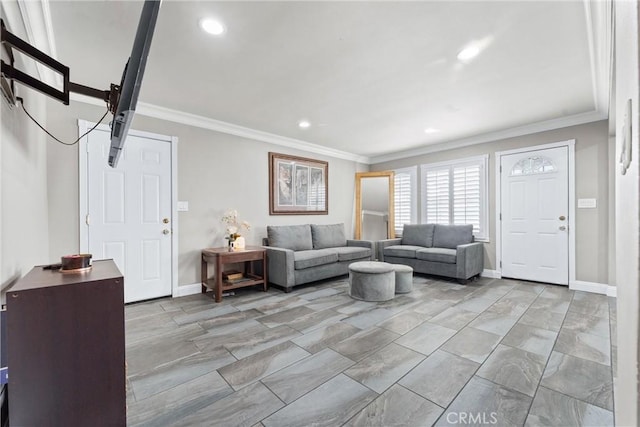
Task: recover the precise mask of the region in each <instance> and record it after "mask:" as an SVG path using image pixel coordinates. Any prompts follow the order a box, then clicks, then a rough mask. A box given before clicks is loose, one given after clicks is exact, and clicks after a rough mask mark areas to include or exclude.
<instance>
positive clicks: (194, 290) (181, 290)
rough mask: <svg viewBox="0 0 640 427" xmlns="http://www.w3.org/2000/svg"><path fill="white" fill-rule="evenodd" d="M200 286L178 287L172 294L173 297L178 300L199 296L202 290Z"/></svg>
mask: <svg viewBox="0 0 640 427" xmlns="http://www.w3.org/2000/svg"><path fill="white" fill-rule="evenodd" d="M201 286H202V285H201V284H200V283H194V284H191V285H182V286H178V287H177V288H176V289H175V290H174V292H173V297H174V298H178V297H186V296H187V295H194V294H199V293H200V292H201V290H202V287H201Z"/></svg>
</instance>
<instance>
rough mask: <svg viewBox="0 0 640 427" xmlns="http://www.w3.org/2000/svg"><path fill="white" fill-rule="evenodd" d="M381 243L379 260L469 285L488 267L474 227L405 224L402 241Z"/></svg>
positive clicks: (379, 243)
mask: <svg viewBox="0 0 640 427" xmlns="http://www.w3.org/2000/svg"><path fill="white" fill-rule="evenodd" d="M377 243H378V248H377V250H378V259H380V260H381V261H384V262H388V263H391V264H405V265H408V266H411V267H413V270H414V271H416V272H418V273H424V274H434V275H437V276H446V277H453V278H456V279H458V280H459V281H461V282H466V281H467V280H468V279H470V278H471V277H474V276H476V275H479V274H480V273H482V269H483V268H484V248H483V244H482V243H480V242H474V241H473V226H472V225H439V224H411V225H409V224H405V226H404V229H403V231H402V238H401V239H388V240H381V241H379V242H377Z"/></svg>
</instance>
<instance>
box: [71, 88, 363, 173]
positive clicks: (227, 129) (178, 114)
mask: <svg viewBox="0 0 640 427" xmlns="http://www.w3.org/2000/svg"><path fill="white" fill-rule="evenodd" d="M70 99H71V100H72V101H76V102H82V103H85V104H92V105H97V106H101V107H103V106H104V102H102V101H100V100H98V99H95V98H90V97H87V96H84V95H79V94H75V93H72V94H71V95H70ZM136 114H140V115H142V116H147V117H151V118H154V119H159V120H166V121H170V122H174V123H179V124H182V125H186V126H194V127H198V128H201V129H207V130H212V131H215V132H221V133H226V134H228V135H235V136H239V137H242V138H247V139H253V140H256V141H261V142H267V143H269V144H274V145H280V146H282V147H287V148H293V149H296V150H303V151H307V152H310V153H315V154H321V155H324V156H328V157H334V158H338V159H344V160H350V161H353V162H358V163H364V164H368V163H369V158H368V157H366V156H360V155H357V154H353V153H348V152H346V151H340V150H335V149H332V148H327V147H324V146H322V145H318V144H313V143H310V142H306V141H302V140H299V139H295V138H289V137H286V136H280V135H276V134H273V133H269V132H264V131H261V130H256V129H251V128H248V127H244V126H239V125H235V124H233V123H228V122H223V121H221V120H216V119H212V118H209V117H205V116H199V115H197V114H192V113H185V112H184V111H179V110H174V109H171V108H166V107H161V106H158V105H153V104H148V103H146V102H138V105H137V107H136Z"/></svg>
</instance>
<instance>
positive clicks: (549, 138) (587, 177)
mask: <svg viewBox="0 0 640 427" xmlns="http://www.w3.org/2000/svg"><path fill="white" fill-rule="evenodd" d="M569 139H575V140H576V197H577V198H595V199H597V202H598V207H597V208H596V209H576V279H577V280H583V281H587V282H595V283H608V278H609V277H608V257H609V254H608V249H609V241H608V222H609V197H608V193H607V190H608V185H609V184H608V182H609V177H608V174H609V167H608V157H609V150H608V128H607V121H606V120H605V121H600V122H595V123H588V124H584V125H579V126H571V127H567V128H562V129H556V130H552V131H547V132H540V133H535V134H531V135H525V136H520V137H517V138H508V139H502V140H498V141H494V142H488V143H485V144H478V145H473V146H469V147H464V148H459V149H453V150H446V151H439V152H434V153H430V154H425V155H420V156H415V157H410V158H405V159H400V160H393V161H389V162H384V163H378V164H375V165H372V166H371V170H373V171H381V170H390V169H397V168H402V167H408V166H415V165H421V164H425V163H434V162H441V161H446V160H454V159H462V158H466V157H472V156H478V155H481V154H489V240H490V241H489V243H485V266H484V267H485V269H489V270H495V269H496V245H495V239H496V230H495V221H496V218H495V188H496V184H495V160H496V157H495V153H496V152H497V151H504V150H510V149H514V148H520V147H528V146H534V145H541V144H547V143H551V142H559V141H566V140H569ZM418 173H419V172H418ZM419 193H420V192H418V198H420V194H419ZM419 205H420V203H418V206H419ZM418 209H419V207H418ZM418 218H420V214H418Z"/></svg>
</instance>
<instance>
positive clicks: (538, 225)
mask: <svg viewBox="0 0 640 427" xmlns="http://www.w3.org/2000/svg"><path fill="white" fill-rule="evenodd" d="M500 166H501V173H500V176H501V192H502V195H501V213H502V221H501V226H502V230H501V236H502V242H501V248H502V254H501V255H502V277H511V278H516V279H524V280H533V281H537V282H545V283H555V284H560V285H568V284H569V233H570V232H572V230H569V172H568V171H569V165H568V147H558V148H549V149H544V150H533V151H528V152H522V153H517V154H509V155H502V156H500Z"/></svg>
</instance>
